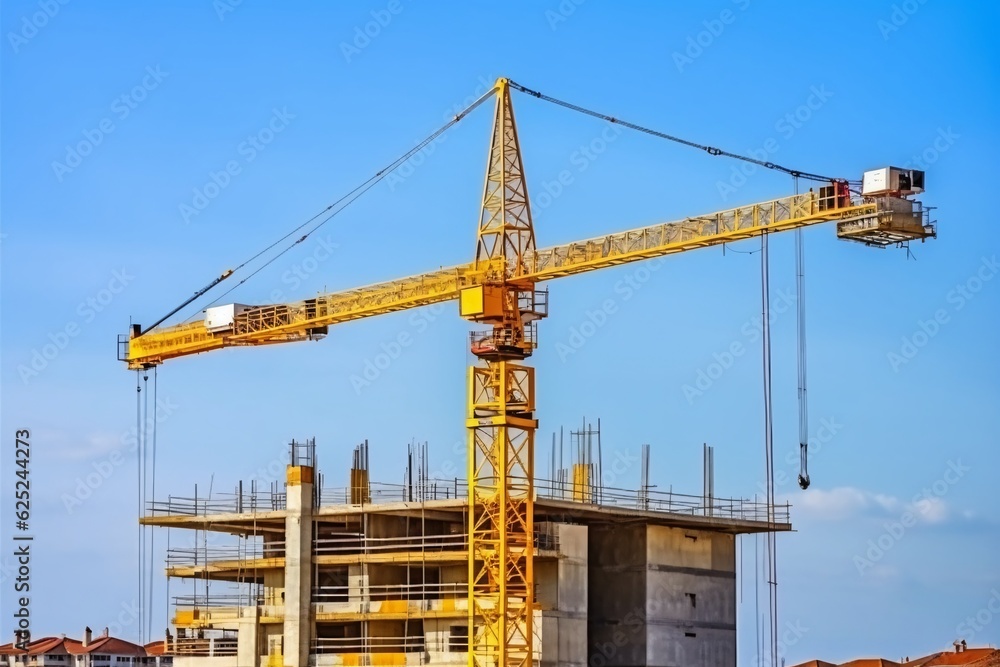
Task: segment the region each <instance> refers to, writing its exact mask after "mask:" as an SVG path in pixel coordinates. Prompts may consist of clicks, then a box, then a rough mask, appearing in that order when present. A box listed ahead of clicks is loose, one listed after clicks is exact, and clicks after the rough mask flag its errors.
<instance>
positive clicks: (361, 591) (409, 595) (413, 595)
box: [312, 582, 469, 603]
mask: <svg viewBox="0 0 1000 667" xmlns="http://www.w3.org/2000/svg"><path fill="white" fill-rule="evenodd" d="M468 594H469V585H468V584H465V583H454V582H449V583H427V584H380V585H376V586H372V585H369V586H353V587H352V586H315V587H314V588H313V594H312V595H313V596H312V599H313V602H321V603H322V602H325V603H335V602H348V601H350V600H351V599H352V597H353V599H357V600H365V601H383V600H438V599H442V598H461V597H465V596H467V595H468Z"/></svg>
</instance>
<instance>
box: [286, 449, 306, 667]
mask: <svg viewBox="0 0 1000 667" xmlns="http://www.w3.org/2000/svg"><path fill="white" fill-rule="evenodd" d="M287 472H288V488H287V494H288V495H287V499H286V508H287V513H286V516H285V625H284V647H283V651H282V652H283V654H284V663H285V667H306V666H307V665H308V663H309V642H310V640H311V639H312V632H311V630H312V542H313V521H312V516H313V468H312V467H311V466H288V471H287Z"/></svg>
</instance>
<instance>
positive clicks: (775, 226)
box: [127, 192, 887, 368]
mask: <svg viewBox="0 0 1000 667" xmlns="http://www.w3.org/2000/svg"><path fill="white" fill-rule="evenodd" d="M886 213H887V211H886V210H885V205H884V204H883V203H881V202H880V201H875V202H871V203H865V204H861V205H857V206H848V207H842V208H831V209H826V210H820V207H819V197H818V195H817V194H816V193H813V192H809V193H806V194H803V195H795V196H791V197H784V198H781V199H775V200H771V201H766V202H761V203H758V204H752V205H748V206H743V207H739V208H732V209H727V210H724V211H719V212H716V213H712V214H709V215H704V216H697V217H691V218H686V219H684V220H680V221H676V222H668V223H660V224H656V225H650V226H648V227H640V228H638V229H632V230H628V231H624V232H618V233H615V234H608V235H607V236H602V237H597V238H592V239H585V240H581V241H574V242H572V243H564V244H561V245H557V246H553V247H550V248H544V249H541V250H536V251H531V252H529V253H528V255H527V257H525V258H522V260H521V261H522V262H524V264H526V265H527V266H525V267H524V269H523V270H524V271H526V273H525V274H524V275H522V276H519V277H518V279H519V280H523V281H525V282H526V283H534V282H541V281H546V280H552V279H554V278H562V277H564V276H572V275H576V274H579V273H585V272H588V271H594V270H597V269H602V268H607V267H611V266H617V265H620V264H626V263H629V262H636V261H641V260H644V259H650V258H653V257H661V256H664V255H670V254H673V253H678V252H684V251H687V250H694V249H697V248H704V247H708V246H714V245H721V244H723V243H730V242H733V241H739V240H742V239H747V238H751V237H753V236H759V235H760V234H761V233H762V232H765V231H767V232H769V233H776V232H783V231H788V230H792V229H798V228H801V227H808V226H811V225H816V224H821V223H824V222H832V221H837V222H841V223H844V222H859V221H865V220H874V221H877V220H879V219H880V217H881V216H883V215H885V214H886ZM503 261H505V260H503V259H500V260H491V261H489V262H483V261H480V262H479V268H477V267H476V263H475V262H472V263H470V264H465V265H462V266H456V267H452V268H448V269H441V270H438V271H431V272H429V273H424V274H421V275H418V276H411V277H409V278H403V279H400V280H392V281H388V282H383V283H377V284H374V285H370V286H367V287H361V288H357V289H352V290H347V291H344V292H337V293H333V294H325V295H320V296H317V297H316V298H314V299H307V300H305V301H299V302H296V303H289V304H279V305H269V306H261V307H255V308H251V309H250V310H249V311H247V312H246V313H243V314H241V315H238V316H237V317H236V321H235V325H234V327H233V329H232V330H227V331H223V332H214V333H213V332H210V331H209V330H208V329H206V328H205V324H204V323H203V322H193V323H189V324H181V325H177V326H171V327H163V328H159V329H154V330H152V331H149V332H147V333H145V334H143V335H142V336H137V337H135V338H133V339H131V340H130V341H129V349H128V355H127V362H128V365H129V367H130V368H141V367H143V366H146V365H155V364H159V363H162V362H164V361H166V360H168V359H173V358H177V357H183V356H188V355H192V354H197V353H199V352H208V351H211V350H216V349H221V348H224V347H237V346H241V345H267V344H273V343H285V342H294V341H301V340H308V339H309V338H310V337H313V336H314V335H315V332H317V331H318V330H321V329H323V327H327V326H330V325H334V324H341V323H343V322H350V321H353V320H358V319H362V318H366V317H373V316H376V315H383V314H386V313H391V312H395V311H399V310H405V309H409V308H417V307H420V306H426V305H430V304H434V303H441V302H444V301H451V300H454V299H457V298H458V296H459V294H460V292H461V290H462V289H463V288H465V287H471V286H475V285H481V284H484V283H485V282H486V281H487V276H488V275H496V274H497V272H498V271H501V270H502V269H501V267H502V262H503ZM498 262H500V264H498ZM510 268H511V269H513V268H514V267H513V266H512V267H510Z"/></svg>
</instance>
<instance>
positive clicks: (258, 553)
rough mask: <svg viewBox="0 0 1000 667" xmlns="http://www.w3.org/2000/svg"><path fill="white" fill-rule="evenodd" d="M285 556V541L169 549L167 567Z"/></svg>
mask: <svg viewBox="0 0 1000 667" xmlns="http://www.w3.org/2000/svg"><path fill="white" fill-rule="evenodd" d="M284 555H285V542H284V541H268V542H265V543H260V542H257V543H247V544H233V545H224V546H210V547H198V546H193V547H171V548H170V549H167V567H178V566H180V567H183V566H197V565H205V564H206V563H215V562H219V561H244V560H246V561H249V560H258V559H261V558H281V557H283V556H284Z"/></svg>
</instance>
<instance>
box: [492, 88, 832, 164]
mask: <svg viewBox="0 0 1000 667" xmlns="http://www.w3.org/2000/svg"><path fill="white" fill-rule="evenodd" d="M510 87H511V88H514V89H516V90H519V91H521V92H522V93H526V94H528V95H531V96H532V97H537V98H538V99H540V100H544V101H546V102H551V103H552V104H556V105H558V106H561V107H564V108H566V109H571V110H573V111H578V112H580V113H582V114H586V115H588V116H593V117H594V118H600V119H601V120H604V121H607V122H609V123H614V124H615V125H621V126H622V127H627V128H630V129H633V130H637V131H639V132H644V133H646V134H649V135H652V136H654V137H659V138H660V139H666V140H668V141H673V142H674V143H678V144H681V145H683V146H689V147H691V148H697V149H699V150H703V151H705V152H706V153H708V154H709V155H716V156H721V157H728V158H732V159H734V160H742V161H743V162H750V163H752V164H755V165H757V166H760V167H764V168H765V169H773V170H775V171H781V172H784V173H786V174H790V175H792V176H797V177H801V178H805V179H807V180H810V181H819V182H834V181H839V182H843V183H847V182H849V181H847V179H844V178H833V177H830V176H823V175H821V174H813V173H810V172H808V171H802V170H800V169H792V168H790V167H784V166H782V165H780V164H775V163H774V162H768V161H766V160H758V159H757V158H752V157H748V156H746V155H740V154H739V153H731V152H730V151H725V150H722V149H721V148H716V147H714V146H708V145H706V144H699V143H697V142H695V141H690V140H688V139H682V138H680V137H676V136H674V135H672V134H666V133H665V132H660V131H658V130H653V129H650V128H648V127H643V126H642V125H637V124H635V123H631V122H629V121H627V120H622V119H621V118H616V117H614V116H609V115H607V114H603V113H600V112H598V111H593V110H591V109H586V108H584V107H581V106H579V105H577V104H573V103H571V102H566V101H564V100H560V99H557V98H555V97H552V96H551V95H546V94H544V93H541V92H538V91H537V90H532V89H531V88H527V87H525V86H522V85H521V84H519V83H516V82H514V81H511V82H510Z"/></svg>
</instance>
